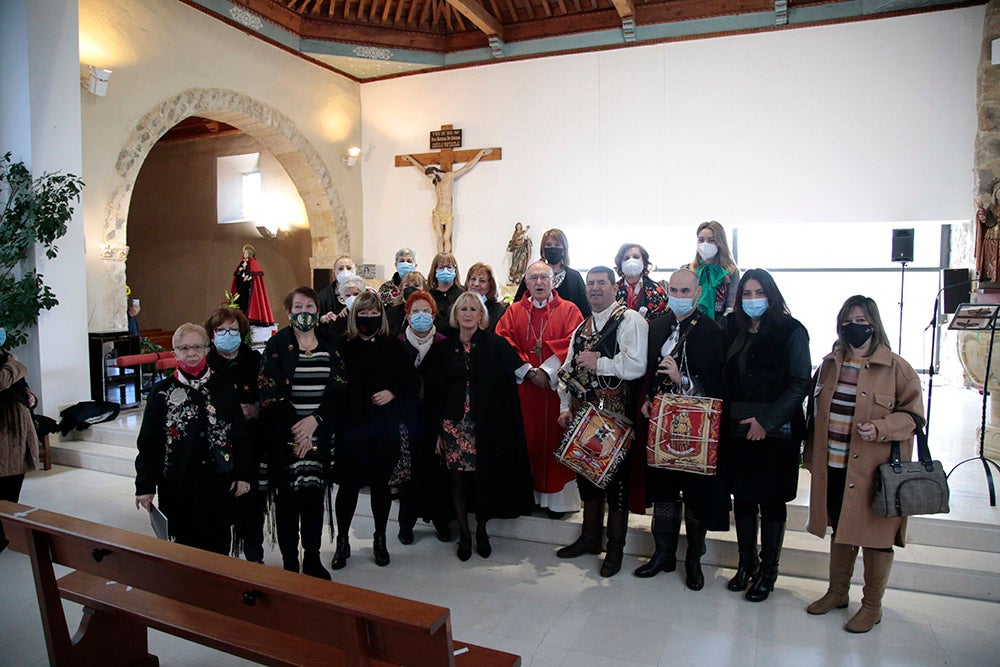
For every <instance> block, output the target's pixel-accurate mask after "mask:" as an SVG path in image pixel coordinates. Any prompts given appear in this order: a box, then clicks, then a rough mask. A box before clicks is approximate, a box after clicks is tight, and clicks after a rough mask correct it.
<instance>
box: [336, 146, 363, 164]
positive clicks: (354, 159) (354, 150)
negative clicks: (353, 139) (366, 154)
mask: <svg viewBox="0 0 1000 667" xmlns="http://www.w3.org/2000/svg"><path fill="white" fill-rule="evenodd" d="M360 155H361V149H360V148H358V147H357V146H351V147H350V148H348V149H347V151H346V152H345V153H344V154H343V155H341V156H340V161H341V162H343V163H344V164H345V165H347V166H348V167H353V166H354V165H356V164H357V163H358V157H359V156H360Z"/></svg>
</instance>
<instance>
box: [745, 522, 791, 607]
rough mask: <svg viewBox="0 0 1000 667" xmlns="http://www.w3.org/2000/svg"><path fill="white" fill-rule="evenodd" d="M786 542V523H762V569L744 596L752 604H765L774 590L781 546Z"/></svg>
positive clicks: (758, 571)
mask: <svg viewBox="0 0 1000 667" xmlns="http://www.w3.org/2000/svg"><path fill="white" fill-rule="evenodd" d="M784 540H785V522H784V521H767V520H764V521H761V525H760V569H758V570H757V574H756V575H755V576H754V578H753V580H752V581H751V582H750V587H749V588H748V589H747V592H746V594H745V595H744V596H743V597H745V598H746V599H747V600H749V601H750V602H763V601H764V600H766V599H767V597H768V595H770V594H771V591H773V590H774V582H775V581H776V580H777V579H778V559H779V558H780V557H781V545H782V543H783V542H784Z"/></svg>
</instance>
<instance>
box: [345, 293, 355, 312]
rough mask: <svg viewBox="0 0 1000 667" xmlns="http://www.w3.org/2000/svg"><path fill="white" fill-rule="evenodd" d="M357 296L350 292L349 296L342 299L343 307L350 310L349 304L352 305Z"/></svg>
mask: <svg viewBox="0 0 1000 667" xmlns="http://www.w3.org/2000/svg"><path fill="white" fill-rule="evenodd" d="M357 298H358V295H357V294H352V295H351V296H349V297H347V298H346V299H344V307H345V308H347V310H350V309H351V306H353V305H354V300H355V299H357Z"/></svg>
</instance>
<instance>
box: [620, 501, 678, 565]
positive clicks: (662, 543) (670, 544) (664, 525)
mask: <svg viewBox="0 0 1000 667" xmlns="http://www.w3.org/2000/svg"><path fill="white" fill-rule="evenodd" d="M653 512H654V514H653V526H652V532H653V541H654V542H655V543H656V550H655V551H654V552H653V555H652V556H651V557H650V559H649V561H648V562H647V563H646V564H645V565H640V566H639V567H637V568H636V569H635V571H634V572H632V574H634V575H635V576H637V577H640V578H643V579H645V578H647V577H655V576H656V575H657V574H659V573H660V572H673V571H674V570H676V569H677V538H678V537H680V533H681V504H680V503H679V502H671V503H662V505H661V503H656V505H655V506H654V509H653Z"/></svg>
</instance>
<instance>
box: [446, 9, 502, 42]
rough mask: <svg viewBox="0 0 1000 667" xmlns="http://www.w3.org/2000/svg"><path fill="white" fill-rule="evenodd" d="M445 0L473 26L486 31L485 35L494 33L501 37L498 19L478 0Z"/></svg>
mask: <svg viewBox="0 0 1000 667" xmlns="http://www.w3.org/2000/svg"><path fill="white" fill-rule="evenodd" d="M445 1H446V2H447V3H448V4H449V5H450V6H451V7H452V8H454V9H455V10H456V11H457V12H458V13H460V14H461V15H462V16H464V17H465V18H467V19H469V21H471V22H472V24H473V25H474V26H476V27H477V28H479V29H480V30H481V31H483V32H484V33H486V35H488V36H492V35H496V36H497V37H499V38H500V39H503V26H502V25H500V21H498V20H497V19H496V17H494V16H493V15H492V14H490V13H489V11H487V9H486V8H485V7H483V5H482V4H481V3H480V2H479V0H445Z"/></svg>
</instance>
